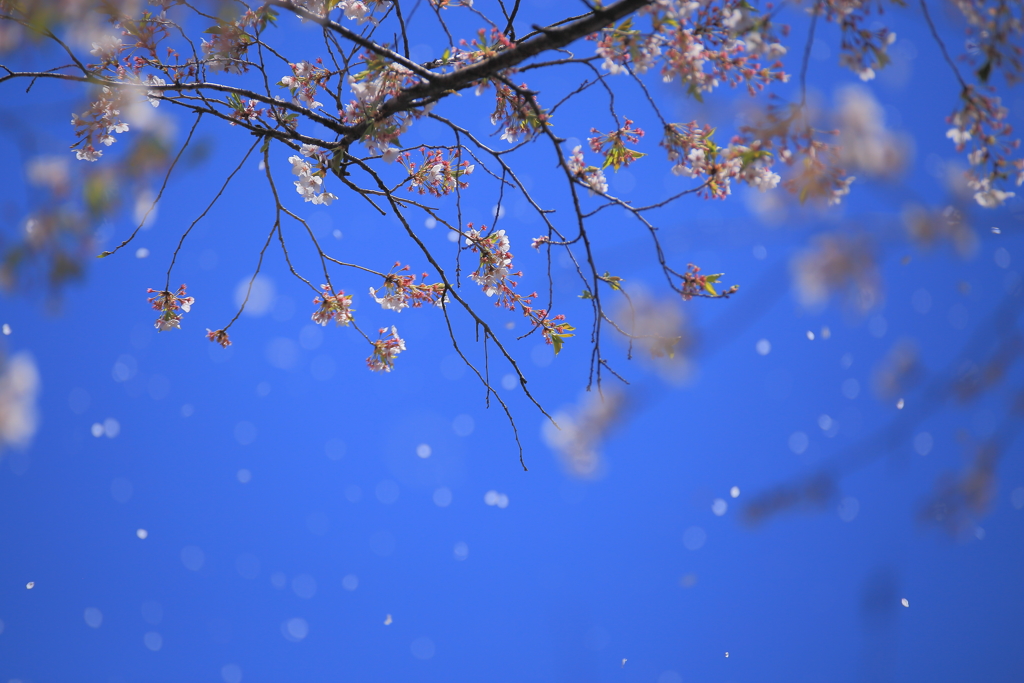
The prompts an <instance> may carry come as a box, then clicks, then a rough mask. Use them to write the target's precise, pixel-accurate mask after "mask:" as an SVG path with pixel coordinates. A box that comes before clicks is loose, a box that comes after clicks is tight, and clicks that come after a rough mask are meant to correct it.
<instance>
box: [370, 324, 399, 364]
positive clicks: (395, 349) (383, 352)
mask: <svg viewBox="0 0 1024 683" xmlns="http://www.w3.org/2000/svg"><path fill="white" fill-rule="evenodd" d="M387 331H388V328H386V327H382V328H380V330H378V332H377V335H378V339H377V341H375V342H373V355H372V356H370V357H369V358H367V359H366V365H367V367H369V368H370V369H371V370H373V371H374V372H381V371H383V372H391V368H393V367H395V357H396V356H398V354H400V353H401V352H402V351H405V340H404V339H402V338H401V337H399V336H398V330H397V329H395V326H394V325H392V326H391V335H390V336H387V337H385V336H384V335H385V334H386V333H387Z"/></svg>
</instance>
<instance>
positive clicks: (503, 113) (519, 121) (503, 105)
mask: <svg viewBox="0 0 1024 683" xmlns="http://www.w3.org/2000/svg"><path fill="white" fill-rule="evenodd" d="M468 4H471V3H468ZM459 44H460V45H461V47H453V48H452V49H451V50H449V51H448V52H446V53H445V57H444V64H445V65H447V66H453V67H454V68H455V69H456V70H459V69H464V68H466V67H468V66H471V65H473V64H476V63H478V62H482V61H484V60H486V59H491V58H493V57H495V56H497V55H498V54H500V53H501V52H504V51H505V50H509V49H511V48H513V47H515V43H514V42H512V40H511V39H510V38H509V37H508V36H506V35H505V34H504V33H502V32H501V31H499V30H498V29H496V28H492V29H491V30H490V33H488V32H487V31H486V30H484V29H480V30H479V31H477V37H476V38H475V39H473V41H472V42H469V41H467V40H465V39H463V40H461V41H459ZM515 73H516V69H514V68H513V69H505V70H502V71H499V72H498V73H497V75H496V76H494V77H490V78H484V79H481V80H479V81H477V82H476V83H475V88H474V93H475V94H476V95H477V97H479V96H480V95H483V94H484V93H485V92H486V91H487V90H488V88H490V87H491V86H492V85H493V86H494V90H495V98H494V111H493V112H492V113H491V124H493V125H496V126H498V127H499V128H500V129H501V139H502V140H507V141H508V142H510V143H512V144H515V143H516V142H518V141H519V138H521V137H522V138H525V139H526V140H532V139H533V138H534V137H536V136H537V135H538V134H539V133H540V132H541V131H543V130H544V128H545V127H546V126H547V125H549V123H548V122H549V119H550V115H549V114H548V113H547V112H546V111H544V110H543V109H542V108H541V106H540V104H539V103H538V102H537V97H536V95H535V94H534V93H532V92H530V91H529V90H528V89H527V86H526V84H525V83H523V84H521V85H520V86H519V87H518V88H516V87H512V86H510V85H508V81H509V80H510V79H511V77H512V75H513V74H515Z"/></svg>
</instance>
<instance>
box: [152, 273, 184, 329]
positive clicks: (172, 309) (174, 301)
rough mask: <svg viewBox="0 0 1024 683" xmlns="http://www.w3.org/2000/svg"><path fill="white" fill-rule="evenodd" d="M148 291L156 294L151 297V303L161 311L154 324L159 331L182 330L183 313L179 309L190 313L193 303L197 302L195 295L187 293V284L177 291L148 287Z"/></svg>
mask: <svg viewBox="0 0 1024 683" xmlns="http://www.w3.org/2000/svg"><path fill="white" fill-rule="evenodd" d="M146 292H147V293H149V294H156V296H153V297H150V298H149V303H150V305H151V306H152V307H153V310H156V311H160V316H159V317H158V318H157V319H156V324H155V325H154V327H156V329H157V331H159V332H165V331H167V330H173V329H179V330H180V329H181V324H180V323H181V313H179V311H182V312H185V313H188V312H189V311H190V310H192V304H194V303H195V302H196V300H195V298H194V297H191V296H188V295H187V294H186V292H185V285H182V286H181V287H178V291H177V292H176V293H175V292H170V291H160V290H157V289H147V290H146Z"/></svg>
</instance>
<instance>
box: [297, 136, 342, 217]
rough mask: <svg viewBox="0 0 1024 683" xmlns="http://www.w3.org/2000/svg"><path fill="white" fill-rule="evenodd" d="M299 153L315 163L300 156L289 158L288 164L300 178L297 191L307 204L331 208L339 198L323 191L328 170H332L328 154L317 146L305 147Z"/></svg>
mask: <svg viewBox="0 0 1024 683" xmlns="http://www.w3.org/2000/svg"><path fill="white" fill-rule="evenodd" d="M299 151H300V153H301V154H302V156H303V157H306V158H308V159H312V160H313V163H310V162H308V161H306V160H305V159H303V158H302V157H300V156H298V155H293V156H290V157H288V163H290V164H291V165H292V173H293V174H294V175H297V176H298V177H299V179H298V180H296V181H295V191H296V192H298V193H299V194H301V195H302V198H303V199H304V200H305V201H307V202H313V203H314V204H324V205H326V206H330V205H331V202H333V201H334V200H335V199H337V197H336V196H335V195H333V194H331V193H330V192H327V191H325V190H323V183H324V176H325V175H327V169H328V168H330V160H329V159H328V158H327V152H325V151H324V150H322V149H320V148H319V147H316V146H315V145H303V146H302V147H301V148H300V149H299ZM318 192H319V194H318Z"/></svg>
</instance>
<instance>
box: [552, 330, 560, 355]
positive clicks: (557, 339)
mask: <svg viewBox="0 0 1024 683" xmlns="http://www.w3.org/2000/svg"><path fill="white" fill-rule="evenodd" d="M551 345H552V346H553V347H555V355H556V356H557V355H558V352H559V351H561V350H562V338H561V337H559V336H558V335H557V334H553V335H551Z"/></svg>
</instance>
